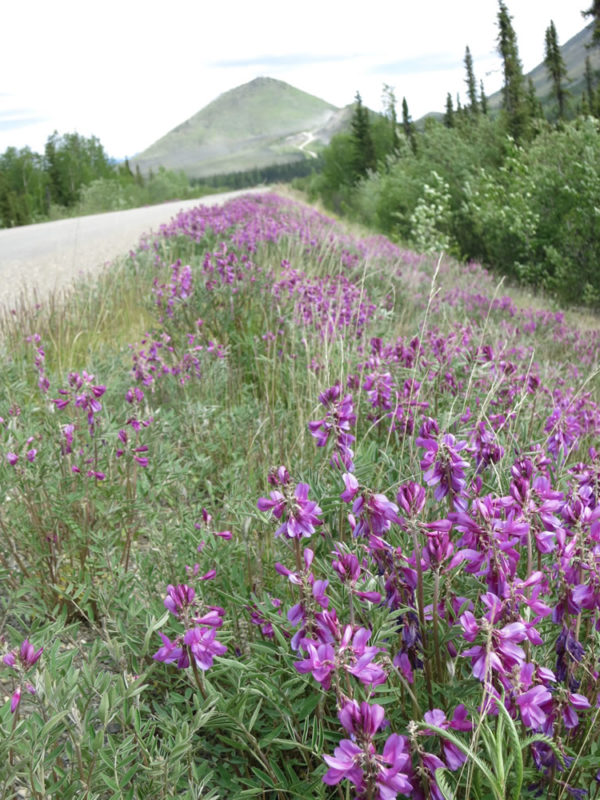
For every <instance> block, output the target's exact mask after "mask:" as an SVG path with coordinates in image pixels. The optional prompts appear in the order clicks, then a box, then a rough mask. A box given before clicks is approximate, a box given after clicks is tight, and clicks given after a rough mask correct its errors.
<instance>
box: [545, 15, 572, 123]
mask: <svg viewBox="0 0 600 800" xmlns="http://www.w3.org/2000/svg"><path fill="white" fill-rule="evenodd" d="M545 53H546V55H545V58H544V64H545V65H546V69H547V70H548V74H549V75H550V79H551V81H552V87H553V89H554V96H555V97H556V101H557V103H558V116H559V119H564V117H565V106H566V100H567V90H566V89H565V86H564V82H565V81H566V80H568V78H567V68H566V66H565V62H564V59H563V57H562V53H561V52H560V47H559V44H558V36H557V34H556V28H555V27H554V22H553V21H552V20H550V25H549V26H548V28H547V29H546V50H545Z"/></svg>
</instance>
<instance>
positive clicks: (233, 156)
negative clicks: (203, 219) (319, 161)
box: [132, 76, 343, 178]
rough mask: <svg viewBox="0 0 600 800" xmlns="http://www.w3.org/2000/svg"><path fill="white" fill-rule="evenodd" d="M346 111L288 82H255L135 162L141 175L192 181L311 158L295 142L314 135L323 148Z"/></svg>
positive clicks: (206, 110)
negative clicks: (180, 174)
mask: <svg viewBox="0 0 600 800" xmlns="http://www.w3.org/2000/svg"><path fill="white" fill-rule="evenodd" d="M342 111H343V109H338V108H336V106H333V105H332V104H331V103H327V102H326V101H325V100H321V99H320V98H318V97H315V96H314V95H311V94H308V93H307V92H303V91H302V90H301V89H296V88H295V87H294V86H292V85H291V84H289V83H285V81H280V80H277V79H275V78H268V77H264V76H261V77H257V78H254V79H253V80H252V81H249V82H248V83H245V84H242V85H240V86H236V87H234V88H233V89H230V90H228V91H227V92H224V93H223V94H221V95H219V96H218V97H217V98H216V99H215V100H213V101H212V102H211V103H209V104H208V105H207V106H205V107H204V108H202V109H201V110H200V111H198V112H197V113H196V114H194V115H193V116H192V117H190V118H189V119H187V120H185V121H184V122H182V123H180V124H179V125H177V126H176V127H175V128H173V129H172V130H171V131H169V132H168V133H167V134H165V135H164V136H162V137H161V138H160V139H158V140H157V141H156V142H154V143H153V144H152V145H150V147H148V148H147V149H146V150H144V151H143V152H142V153H140V154H138V155H136V156H135V157H134V158H133V159H132V162H133V163H134V164H137V165H139V167H140V169H142V171H146V172H147V171H149V170H150V169H156V168H157V167H159V166H164V167H167V168H168V169H177V170H181V169H182V170H183V171H184V172H186V174H187V175H189V176H190V177H195V178H198V177H206V176H208V175H213V174H218V173H227V172H235V171H240V170H244V169H253V168H261V167H264V166H271V165H273V164H278V163H289V162H290V161H294V160H300V159H303V158H306V157H307V154H306V153H305V152H304V150H303V149H302V147H301V143H302V141H304V140H301V143H298V142H297V139H298V137H299V136H300V134H305V133H308V132H310V133H312V134H313V139H312V140H311V141H312V143H313V145H314V144H315V140H316V143H317V146H318V144H319V143H320V144H321V146H322V145H324V144H327V143H328V141H329V139H330V138H331V135H333V134H332V133H331V130H333V132H336V130H337V126H336V124H335V119H336V116H337V115H339V114H340V112H342Z"/></svg>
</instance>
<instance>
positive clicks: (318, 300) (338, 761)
mask: <svg viewBox="0 0 600 800" xmlns="http://www.w3.org/2000/svg"><path fill="white" fill-rule="evenodd" d="M1 347H2V361H3V381H2V384H1V386H0V416H1V419H0V437H1V443H2V445H1V459H0V479H1V481H2V490H3V501H2V506H1V508H0V533H1V535H0V587H2V588H1V589H0V648H1V651H2V655H1V657H0V683H1V687H2V695H3V696H4V697H5V698H6V699H5V701H4V703H3V704H2V706H0V794H1V795H2V796H3V797H5V798H14V797H23V796H27V797H31V798H34V799H35V800H75V799H77V800H80V798H84V797H87V798H95V800H113V798H114V799H115V800H116V798H128V800H145V798H153V800H163V798H175V797H178V798H189V799H190V800H196V799H199V798H203V800H219V799H220V798H222V799H223V800H224V799H225V798H245V797H256V798H262V800H284V798H296V800H306V798H315V800H317V799H318V798H322V799H323V800H325V799H327V800H333V798H340V797H355V798H361V800H362V798H366V797H369V798H373V800H375V798H377V800H383V799H385V800H391V799H392V798H395V797H410V798H415V800H418V799H419V798H424V797H431V798H436V800H438V799H439V798H442V797H445V798H450V797H456V798H472V800H489V798H494V800H505V798H534V797H540V796H541V797H545V798H549V799H550V800H562V798H564V797H565V796H566V795H567V794H568V795H570V796H575V797H582V796H585V795H586V793H588V792H591V793H592V796H593V793H594V792H595V789H596V787H597V779H598V776H597V772H598V763H599V758H600V752H599V745H598V740H599V732H600V731H599V726H600V715H599V711H598V706H597V698H598V692H599V691H600V685H599V678H598V671H597V665H598V658H599V656H600V636H599V628H600V622H599V609H600V460H599V459H600V457H599V454H598V452H597V448H596V445H597V441H598V437H599V435H600V407H599V405H598V401H599V399H600V385H599V378H598V368H599V365H598V353H599V352H600V340H599V335H598V330H597V328H590V329H589V330H585V329H583V328H580V327H577V326H575V325H573V323H572V321H570V320H569V318H568V317H566V316H565V315H564V314H562V313H559V312H551V311H549V310H547V309H544V308H541V307H537V308H532V307H529V306H528V305H527V303H526V301H524V298H523V296H513V297H511V296H509V295H508V294H506V293H505V292H504V291H503V289H502V288H501V287H500V286H497V285H496V283H495V281H494V279H493V278H492V276H491V275H490V274H489V273H487V272H486V271H485V270H484V269H483V268H482V267H481V266H479V265H477V264H475V263H472V264H470V265H468V266H461V265H459V264H457V263H456V262H454V261H453V260H451V259H450V258H448V257H442V258H440V257H439V256H438V255H436V256H427V255H425V256H424V255H419V254H417V253H414V252H411V251H409V250H405V249H402V248H400V247H398V246H397V245H394V244H392V243H391V242H390V241H389V240H387V239H385V238H383V237H380V236H376V237H373V236H367V237H363V236H359V235H352V234H351V233H350V232H349V231H348V230H347V229H346V228H344V227H342V226H341V225H340V224H338V223H336V222H334V220H332V219H330V218H327V217H325V216H323V215H321V214H318V213H316V212H315V211H314V210H312V209H310V208H307V207H305V206H302V205H299V204H297V203H293V202H291V201H286V200H282V199H281V198H279V197H277V196H273V195H269V196H256V195H254V196H252V197H247V198H240V199H237V200H235V201H234V202H231V203H229V204H228V205H226V206H225V207H223V208H216V207H212V208H198V209H194V210H192V211H190V212H188V213H185V214H181V215H179V216H178V217H177V218H176V219H174V220H172V221H171V222H169V223H168V224H166V225H165V226H164V227H163V228H162V229H161V231H160V232H159V233H158V234H157V236H156V237H155V238H147V239H145V240H144V241H143V242H142V243H141V244H140V247H139V249H138V250H137V252H135V253H134V254H131V255H130V257H129V258H127V259H124V260H123V261H122V262H121V263H120V264H115V265H113V267H112V268H111V269H110V270H109V271H108V272H107V273H106V275H105V276H104V277H103V278H102V279H101V280H100V281H99V282H98V283H96V284H92V285H83V286H80V287H79V288H78V289H77V291H76V292H74V293H73V294H72V295H71V296H70V297H69V298H68V302H66V303H64V304H63V303H61V302H59V300H58V299H57V298H50V299H49V300H48V301H44V302H43V303H41V304H40V305H38V306H36V307H34V308H33V307H32V308H22V309H20V311H19V312H18V313H17V314H15V315H9V316H8V317H7V318H6V319H4V321H3V324H2V338H1Z"/></svg>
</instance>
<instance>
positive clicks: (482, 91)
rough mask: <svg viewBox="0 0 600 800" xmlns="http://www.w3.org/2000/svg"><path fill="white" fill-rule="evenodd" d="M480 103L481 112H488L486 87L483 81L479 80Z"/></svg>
mask: <svg viewBox="0 0 600 800" xmlns="http://www.w3.org/2000/svg"><path fill="white" fill-rule="evenodd" d="M479 105H480V106H481V113H482V114H487V113H488V99H487V97H486V94H485V88H484V86H483V81H482V80H480V81H479Z"/></svg>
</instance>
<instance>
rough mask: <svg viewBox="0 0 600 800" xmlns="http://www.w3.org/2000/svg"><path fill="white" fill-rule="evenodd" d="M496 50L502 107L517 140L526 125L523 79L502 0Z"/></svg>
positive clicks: (512, 33)
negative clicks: (500, 78)
mask: <svg viewBox="0 0 600 800" xmlns="http://www.w3.org/2000/svg"><path fill="white" fill-rule="evenodd" d="M498 52H499V53H500V56H501V58H502V64H503V73H504V86H503V88H502V99H503V107H504V110H505V112H506V115H507V117H508V127H509V131H510V133H511V134H512V135H513V136H514V138H515V139H516V140H517V141H519V140H520V139H522V138H523V136H524V135H525V133H526V130H527V126H528V113H527V112H528V108H527V104H526V102H525V88H524V83H525V79H524V76H523V67H522V65H521V60H520V58H519V48H518V46H517V35H516V33H515V30H514V28H513V26H512V18H511V16H510V14H509V13H508V9H507V7H506V4H505V3H504V0H499V2H498Z"/></svg>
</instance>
